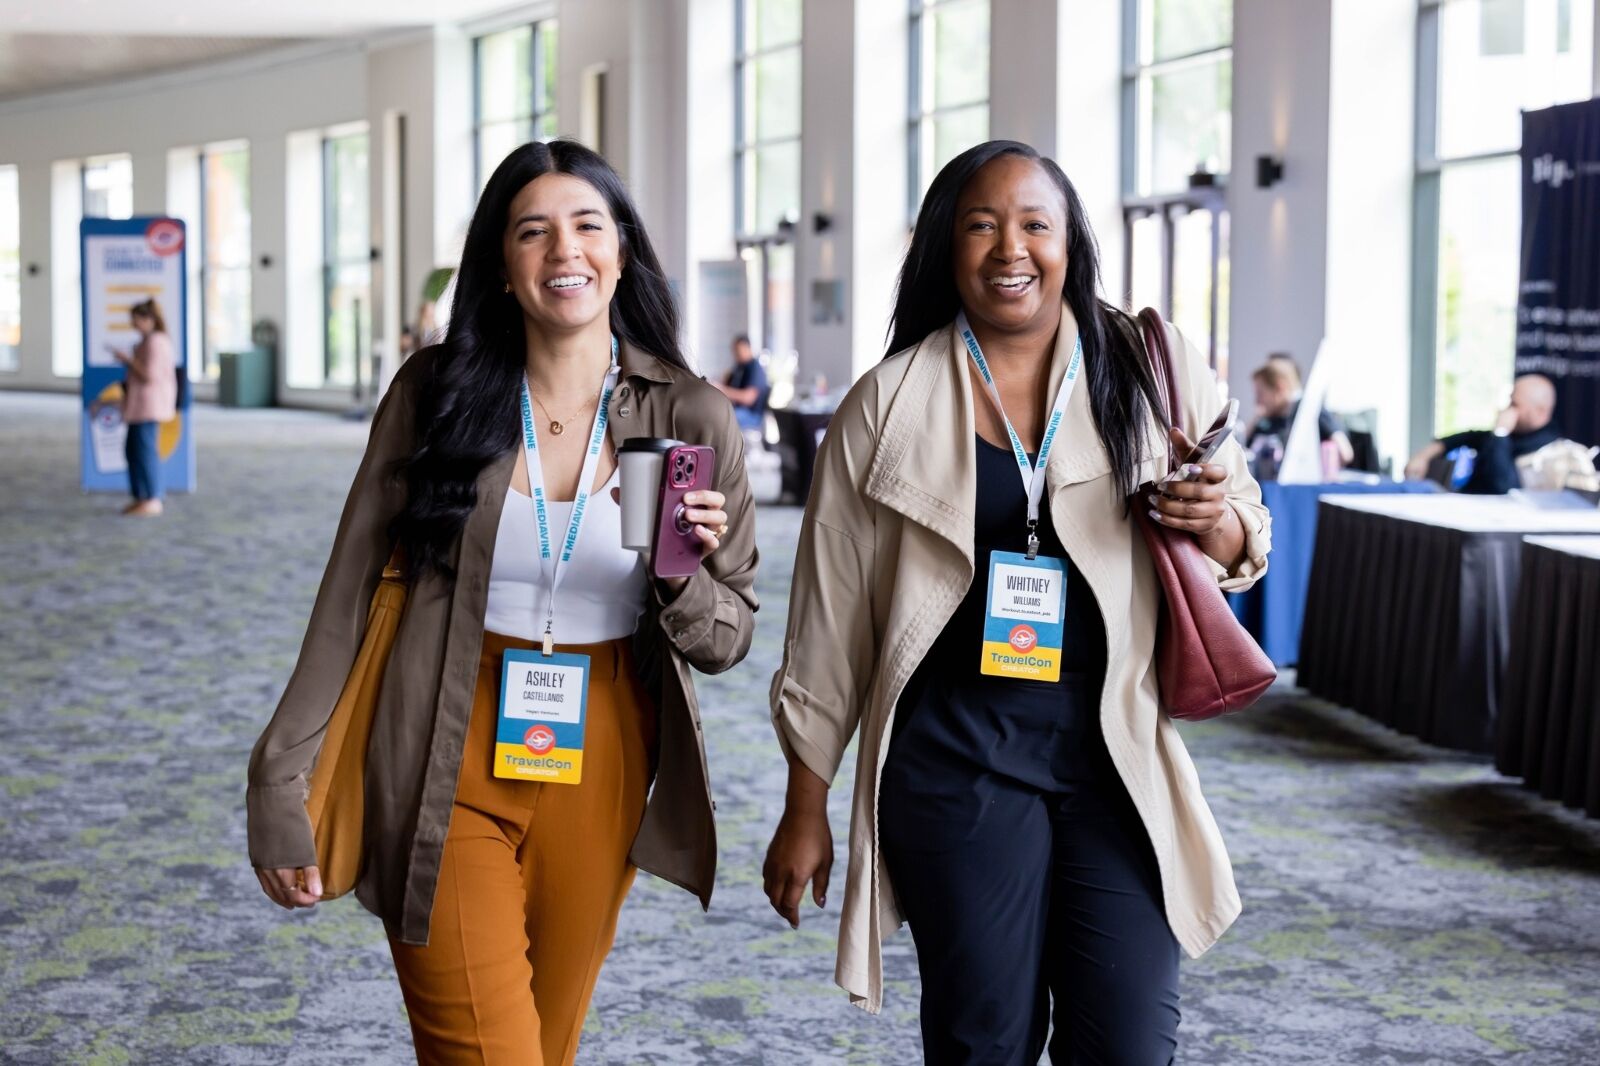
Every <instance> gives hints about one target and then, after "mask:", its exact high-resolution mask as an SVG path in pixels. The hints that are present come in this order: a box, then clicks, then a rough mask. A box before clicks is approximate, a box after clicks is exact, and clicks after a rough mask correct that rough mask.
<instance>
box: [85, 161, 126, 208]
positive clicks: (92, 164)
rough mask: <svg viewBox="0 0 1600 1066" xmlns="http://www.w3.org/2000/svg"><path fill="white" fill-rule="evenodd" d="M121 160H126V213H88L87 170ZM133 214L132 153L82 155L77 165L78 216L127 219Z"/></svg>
mask: <svg viewBox="0 0 1600 1066" xmlns="http://www.w3.org/2000/svg"><path fill="white" fill-rule="evenodd" d="M122 160H127V162H128V213H127V214H126V215H111V214H106V215H91V214H89V211H88V204H89V171H90V170H93V169H97V168H103V167H107V166H109V165H110V164H112V163H117V162H121V161H122ZM133 215H134V211H133V154H132V153H131V152H111V153H108V154H106V155H94V156H86V157H84V160H83V162H82V163H80V164H79V165H78V216H79V217H80V218H110V219H128V218H132V217H133Z"/></svg>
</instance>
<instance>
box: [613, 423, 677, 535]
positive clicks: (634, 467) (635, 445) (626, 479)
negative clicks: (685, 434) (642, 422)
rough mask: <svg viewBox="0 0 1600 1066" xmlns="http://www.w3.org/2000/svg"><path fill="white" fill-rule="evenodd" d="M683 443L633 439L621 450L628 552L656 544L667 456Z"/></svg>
mask: <svg viewBox="0 0 1600 1066" xmlns="http://www.w3.org/2000/svg"><path fill="white" fill-rule="evenodd" d="M682 443H683V441H681V440H669V439H667V438H666V437H629V438H628V439H627V440H625V441H623V442H622V447H620V448H618V449H617V467H618V476H619V478H620V480H621V481H622V546H623V547H624V548H627V549H629V550H630V551H636V552H645V551H649V550H650V546H651V544H652V543H654V541H655V533H656V510H657V508H658V507H659V506H660V504H661V476H662V470H663V466H664V464H665V461H666V456H667V452H668V451H670V450H671V449H673V448H676V447H677V446H678V445H680V444H682Z"/></svg>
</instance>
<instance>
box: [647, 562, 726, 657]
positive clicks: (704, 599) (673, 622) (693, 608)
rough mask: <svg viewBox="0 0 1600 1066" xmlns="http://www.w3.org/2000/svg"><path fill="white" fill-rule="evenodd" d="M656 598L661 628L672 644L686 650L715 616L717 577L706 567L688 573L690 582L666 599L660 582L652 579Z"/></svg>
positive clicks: (708, 631) (707, 632)
mask: <svg viewBox="0 0 1600 1066" xmlns="http://www.w3.org/2000/svg"><path fill="white" fill-rule="evenodd" d="M652 586H653V587H654V589H655V596H656V602H658V603H660V604H661V628H662V629H663V630H664V631H665V632H666V634H667V639H669V640H671V641H672V645H673V647H675V648H677V649H678V650H679V651H680V652H683V653H685V654H687V653H688V652H689V649H691V648H693V647H694V646H695V645H696V644H699V643H700V642H701V641H702V640H704V639H706V637H707V636H709V635H710V634H711V627H712V626H713V625H714V624H715V623H716V616H717V580H716V578H714V577H712V576H711V574H710V573H709V572H707V570H706V568H705V567H703V566H702V567H701V568H700V569H698V570H696V571H695V572H694V573H693V574H692V575H690V577H689V583H688V584H686V585H684V586H683V588H682V590H680V591H679V592H678V594H677V595H676V596H674V597H673V598H672V601H671V602H670V603H669V602H667V601H666V599H665V598H664V594H663V589H662V586H661V583H660V582H659V581H658V582H652Z"/></svg>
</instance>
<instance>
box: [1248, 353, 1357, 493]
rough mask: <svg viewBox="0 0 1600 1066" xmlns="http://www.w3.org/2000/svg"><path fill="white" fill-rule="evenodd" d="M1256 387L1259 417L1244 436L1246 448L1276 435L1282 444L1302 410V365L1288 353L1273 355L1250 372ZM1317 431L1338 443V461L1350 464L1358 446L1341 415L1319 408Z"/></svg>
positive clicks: (1324, 437)
mask: <svg viewBox="0 0 1600 1066" xmlns="http://www.w3.org/2000/svg"><path fill="white" fill-rule="evenodd" d="M1250 380H1251V382H1252V383H1253V384H1254V385H1255V390H1256V421H1255V424H1254V425H1252V426H1251V427H1250V434H1249V436H1248V437H1247V438H1246V440H1245V450H1246V451H1254V450H1255V448H1256V445H1257V444H1258V443H1259V442H1260V441H1262V440H1263V439H1265V438H1267V437H1277V438H1278V441H1279V444H1280V446H1282V445H1283V444H1287V443H1288V440H1289V427H1291V426H1293V425H1294V419H1295V415H1296V414H1298V413H1299V411H1300V396H1301V385H1300V368H1299V367H1298V366H1296V365H1295V363H1294V360H1292V359H1290V358H1289V357H1288V356H1285V355H1272V356H1268V357H1267V361H1266V362H1265V363H1263V364H1262V365H1261V366H1259V367H1257V368H1256V371H1255V373H1254V374H1251V375H1250ZM1317 433H1318V435H1319V437H1320V439H1322V440H1324V441H1330V440H1331V441H1333V442H1334V443H1335V444H1337V445H1338V447H1339V461H1340V463H1341V464H1342V465H1344V466H1349V465H1350V461H1351V460H1352V459H1354V458H1355V449H1354V448H1353V447H1352V446H1351V444H1350V438H1349V436H1348V435H1347V434H1346V433H1345V430H1344V424H1343V423H1341V422H1340V421H1339V416H1338V415H1335V414H1334V413H1333V412H1332V411H1329V410H1327V409H1326V408H1324V409H1323V410H1321V411H1318V412H1317Z"/></svg>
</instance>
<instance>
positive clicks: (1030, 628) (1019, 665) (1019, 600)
mask: <svg viewBox="0 0 1600 1066" xmlns="http://www.w3.org/2000/svg"><path fill="white" fill-rule="evenodd" d="M1066 602H1067V570H1066V564H1065V563H1063V562H1062V561H1061V560H1060V559H1051V558H1048V557H1046V556H1039V557H1037V558H1034V559H1029V558H1028V557H1027V556H1026V555H1022V554H1019V553H1017V552H994V553H993V554H992V555H990V557H989V598H988V609H987V611H986V612H985V614H984V619H983V664H982V672H983V673H985V674H988V675H990V676H992V677H1016V678H1024V679H1026V680H1029V681H1059V680H1061V644H1062V631H1063V626H1062V615H1063V613H1064V609H1065V607H1066Z"/></svg>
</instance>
